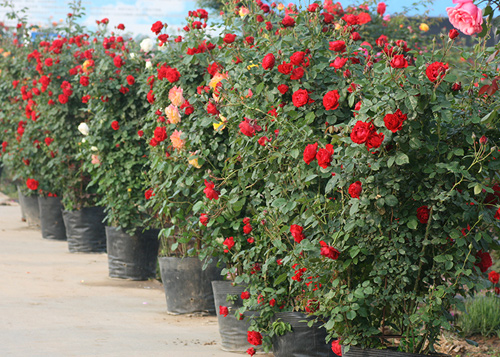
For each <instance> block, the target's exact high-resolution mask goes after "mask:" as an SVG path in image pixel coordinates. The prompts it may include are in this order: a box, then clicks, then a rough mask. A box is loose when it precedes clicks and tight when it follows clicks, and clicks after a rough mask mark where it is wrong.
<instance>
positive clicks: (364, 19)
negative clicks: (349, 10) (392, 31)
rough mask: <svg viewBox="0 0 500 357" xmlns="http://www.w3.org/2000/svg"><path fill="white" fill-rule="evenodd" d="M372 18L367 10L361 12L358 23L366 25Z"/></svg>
mask: <svg viewBox="0 0 500 357" xmlns="http://www.w3.org/2000/svg"><path fill="white" fill-rule="evenodd" d="M371 20H372V17H371V16H370V14H369V13H367V12H360V13H359V15H358V24H360V25H364V24H367V23H368V22H370V21H371Z"/></svg>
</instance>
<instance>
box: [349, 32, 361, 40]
mask: <svg viewBox="0 0 500 357" xmlns="http://www.w3.org/2000/svg"><path fill="white" fill-rule="evenodd" d="M351 40H353V41H360V40H361V35H360V34H359V33H357V32H353V33H351Z"/></svg>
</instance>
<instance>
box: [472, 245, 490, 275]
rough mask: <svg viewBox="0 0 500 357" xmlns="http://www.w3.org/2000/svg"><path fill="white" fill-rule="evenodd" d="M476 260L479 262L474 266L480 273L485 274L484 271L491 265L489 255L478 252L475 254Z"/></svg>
mask: <svg viewBox="0 0 500 357" xmlns="http://www.w3.org/2000/svg"><path fill="white" fill-rule="evenodd" d="M476 259H478V260H479V261H477V262H476V263H474V265H475V266H477V267H478V268H479V270H481V273H485V272H486V270H488V269H489V268H490V267H491V266H492V265H493V262H492V261H491V256H490V253H488V252H483V251H482V250H480V251H479V252H477V254H476Z"/></svg>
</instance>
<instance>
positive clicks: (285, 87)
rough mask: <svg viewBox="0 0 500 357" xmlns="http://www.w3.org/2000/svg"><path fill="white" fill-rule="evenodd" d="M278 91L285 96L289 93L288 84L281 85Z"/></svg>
mask: <svg viewBox="0 0 500 357" xmlns="http://www.w3.org/2000/svg"><path fill="white" fill-rule="evenodd" d="M278 91H279V92H280V93H281V94H285V93H286V92H288V86H287V85H286V84H280V85H279V86H278Z"/></svg>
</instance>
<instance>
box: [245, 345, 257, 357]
mask: <svg viewBox="0 0 500 357" xmlns="http://www.w3.org/2000/svg"><path fill="white" fill-rule="evenodd" d="M256 352H257V351H255V348H253V347H250V348H249V349H247V354H248V355H249V356H250V357H252V356H254V355H255V353H256Z"/></svg>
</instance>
